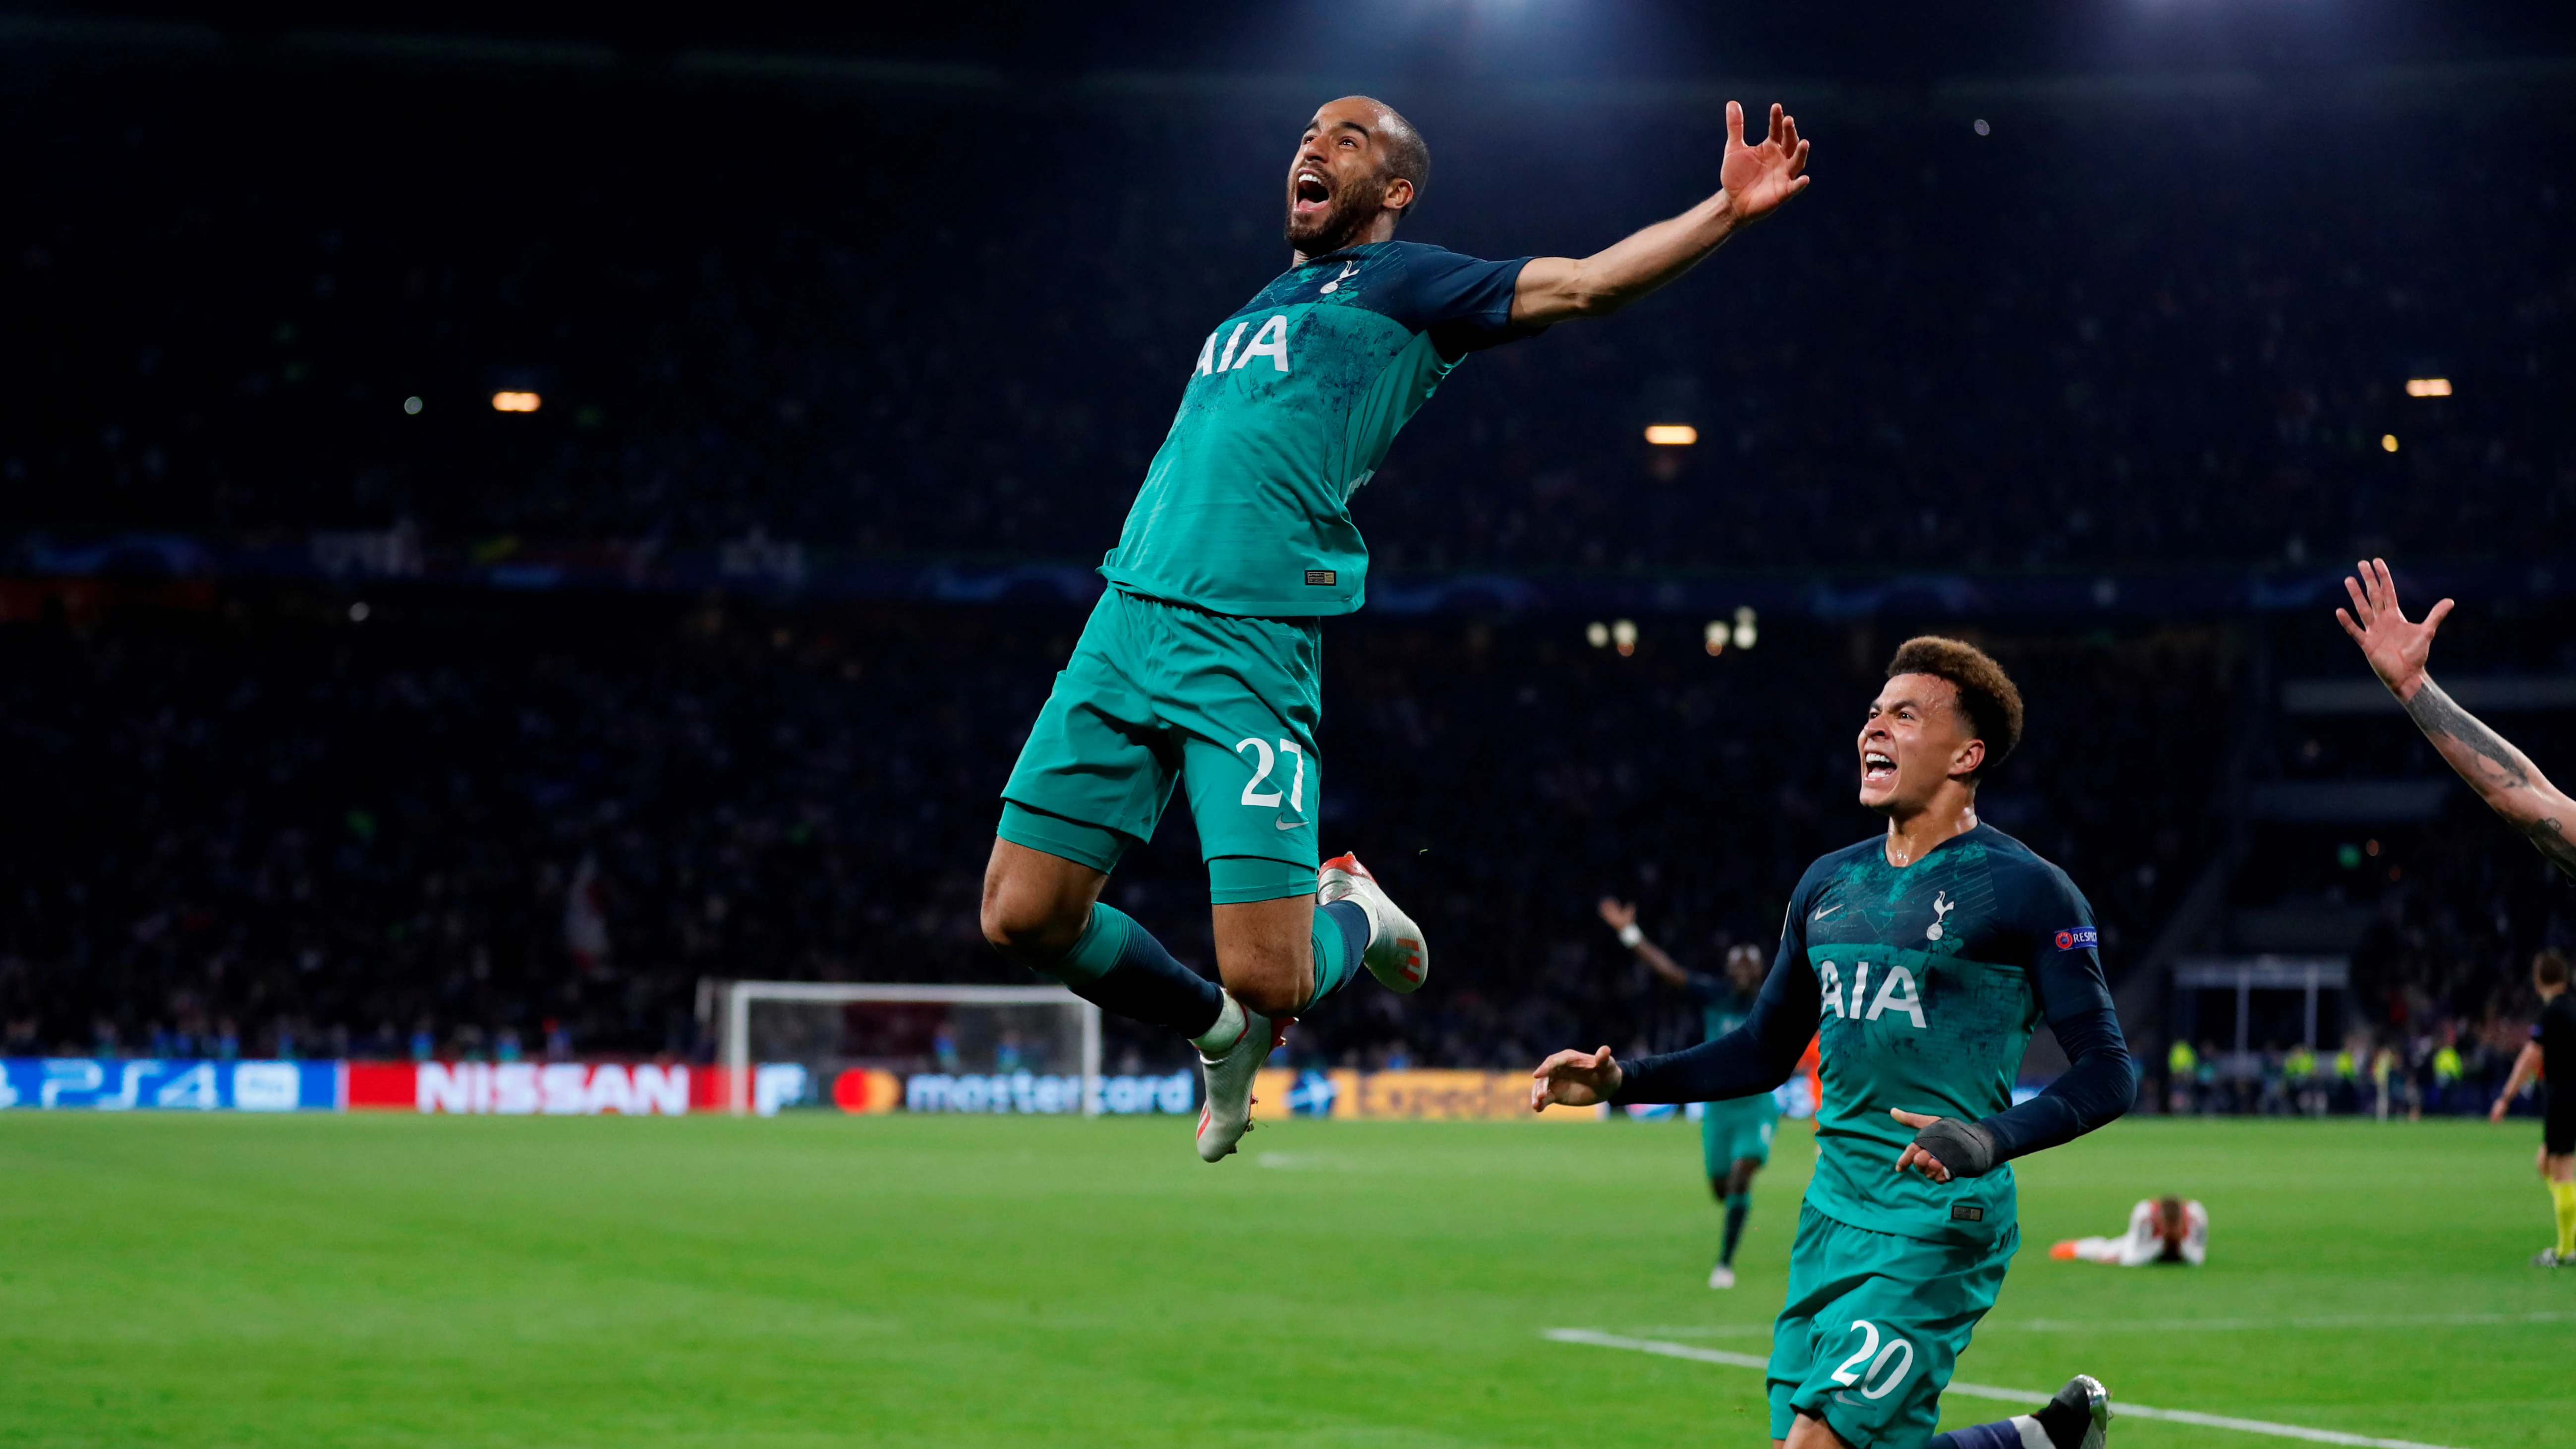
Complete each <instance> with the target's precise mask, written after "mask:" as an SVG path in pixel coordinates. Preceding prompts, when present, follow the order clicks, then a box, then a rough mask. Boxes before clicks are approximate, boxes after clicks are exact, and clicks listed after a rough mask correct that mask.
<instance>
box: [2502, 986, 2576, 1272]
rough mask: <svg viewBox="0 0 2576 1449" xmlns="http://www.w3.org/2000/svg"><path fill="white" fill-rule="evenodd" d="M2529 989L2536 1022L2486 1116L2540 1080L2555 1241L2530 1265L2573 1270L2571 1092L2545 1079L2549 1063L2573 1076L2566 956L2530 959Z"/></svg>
mask: <svg viewBox="0 0 2576 1449" xmlns="http://www.w3.org/2000/svg"><path fill="white" fill-rule="evenodd" d="M2531 986H2532V989H2533V990H2535V991H2537V992H2539V993H2540V1020H2539V1021H2537V1022H2534V1023H2533V1024H2532V1028H2531V1040H2530V1041H2528V1042H2525V1043H2524V1044H2523V1048H2522V1054H2521V1055H2520V1056H2517V1057H2515V1058H2514V1060H2513V1075H2511V1076H2509V1077H2507V1078H2506V1079H2505V1084H2504V1090H2503V1091H2502V1092H2499V1093H2497V1094H2496V1100H2495V1106H2494V1108H2492V1109H2491V1110H2490V1111H2489V1112H2488V1113H2487V1117H2488V1120H2489V1121H2494V1122H2501V1121H2503V1120H2504V1114H2505V1109H2506V1108H2508V1107H2510V1106H2512V1105H2513V1099H2514V1098H2515V1097H2516V1096H2518V1095H2520V1094H2521V1092H2522V1089H2523V1086H2524V1085H2525V1084H2526V1083H2529V1082H2531V1081H2534V1080H2537V1081H2539V1082H2540V1084H2541V1086H2540V1092H2541V1112H2540V1120H2541V1127H2540V1180H2541V1181H2542V1182H2544V1183H2546V1184H2547V1185H2548V1187H2549V1202H2550V1206H2551V1208H2552V1210H2553V1211H2554V1212H2555V1213H2556V1214H2557V1217H2558V1241H2557V1243H2556V1244H2554V1245H2553V1246H2550V1247H2546V1248H2543V1249H2541V1250H2540V1252H2539V1253H2537V1254H2536V1255H2534V1256H2533V1258H2532V1260H2531V1261H2532V1265H2533V1266H2534V1267H2540V1268H2576V1088H2568V1087H2562V1086H2560V1085H2558V1084H2557V1083H2556V1082H2554V1081H2553V1080H2552V1079H2551V1078H2550V1076H2549V1065H2550V1063H2552V1062H2555V1063H2557V1064H2558V1070H2559V1072H2560V1073H2562V1074H2565V1075H2576V994H2571V993H2569V991H2568V990H2567V958H2566V957H2564V956H2562V955H2560V954H2558V953H2557V952H2555V951H2543V952H2541V953H2540V954H2539V955H2538V956H2535V957H2533V958H2532V962H2531Z"/></svg>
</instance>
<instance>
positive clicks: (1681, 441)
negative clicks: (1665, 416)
mask: <svg viewBox="0 0 2576 1449" xmlns="http://www.w3.org/2000/svg"><path fill="white" fill-rule="evenodd" d="M1646 441H1647V442H1649V443H1652V444H1654V445H1655V446H1656V447H1658V448H1687V447H1689V446H1690V445H1691V444H1693V443H1696V442H1698V441H1699V429H1697V428H1694V427H1692V426H1691V425H1690V424H1688V423H1655V424H1652V425H1651V426H1649V427H1648V428H1647V429H1646Z"/></svg>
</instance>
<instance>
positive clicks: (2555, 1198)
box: [2335, 559, 2576, 1268]
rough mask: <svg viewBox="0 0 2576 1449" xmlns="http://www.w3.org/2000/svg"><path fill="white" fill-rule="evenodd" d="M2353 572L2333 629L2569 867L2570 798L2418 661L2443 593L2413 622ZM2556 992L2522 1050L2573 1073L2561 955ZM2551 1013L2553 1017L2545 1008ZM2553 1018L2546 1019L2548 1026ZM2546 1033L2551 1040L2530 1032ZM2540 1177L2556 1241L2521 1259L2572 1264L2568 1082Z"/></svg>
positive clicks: (2365, 571) (2379, 576) (2425, 655)
mask: <svg viewBox="0 0 2576 1449" xmlns="http://www.w3.org/2000/svg"><path fill="white" fill-rule="evenodd" d="M2354 567H2355V568H2357V569H2359V570H2360V572H2361V577H2360V578H2359V579H2354V578H2352V577H2351V576H2349V575H2347V576H2345V578H2344V581H2343V587H2344V592H2345V593H2347V594H2350V595H2351V596H2352V609H2351V611H2350V612H2346V611H2344V610H2342V609H2337V610H2335V618H2336V619H2337V620H2338V621H2339V622H2341V623H2342V625H2343V631H2344V632H2345V633H2347V634H2350V635H2351V636H2352V638H2353V642H2354V643H2356V644H2359V645H2360V646H2361V655H2362V657H2363V658H2364V659H2367V660H2369V661H2370V669H2371V672H2372V673H2374V674H2376V675H2378V676H2379V682H2380V683H2382V684H2384V685H2387V686H2388V692H2389V693H2390V694H2393V695H2395V696H2397V702H2398V703H2399V704H2402V705H2404V706H2405V707H2406V713H2407V714H2408V715H2409V716H2410V717H2412V718H2413V719H2414V721H2415V727H2416V728H2417V729H2420V730H2422V731H2423V732H2424V738H2426V739H2428V740H2430V741H2432V742H2433V748H2434V749H2436V750H2439V751H2441V752H2442V758H2443V759H2445V760H2448V761H2450V764H2451V768H2452V769H2454V770H2456V771H2458V772H2459V775H2460V778H2461V779H2463V780H2466V781H2468V782H2469V788H2470V789H2472V790H2475V791H2477V792H2478V798H2479V799H2481V800H2484V801H2486V802H2487V808H2488V809H2490V810H2493V811H2494V812H2495V813H2497V814H2498V815H2501V816H2503V817H2504V819H2505V823H2506V824H2508V825H2511V826H2512V827H2513V828H2514V829H2516V830H2518V831H2521V832H2522V835H2523V838H2524V839H2526V840H2529V841H2530V842H2531V844H2532V846H2533V848H2534V849H2536V850H2538V851H2539V852H2540V853H2541V855H2542V856H2543V857H2545V858H2547V860H2548V861H2549V863H2550V864H2552V865H2554V866H2557V867H2558V868H2559V869H2560V870H2563V871H2565V872H2567V873H2568V874H2570V875H2576V839H2571V838H2570V835H2569V832H2570V830H2571V829H2576V800H2570V799H2568V798H2567V796H2566V795H2565V794H2564V793H2562V792H2561V791H2560V790H2559V789H2558V787H2557V786H2555V785H2552V784H2550V783H2549V777H2548V776H2546V775H2543V774H2542V773H2540V767H2539V766H2538V765H2535V764H2533V763H2532V762H2531V759H2530V757H2529V756H2527V755H2525V754H2524V753H2523V752H2522V751H2520V750H2517V749H2515V748H2514V747H2513V746H2512V745H2511V744H2510V743H2508V742H2507V741H2506V740H2505V738H2504V736H2502V735H2499V734H2497V733H2496V732H2495V731H2494V730H2491V729H2488V728H2487V727H2486V725H2485V724H2484V723H2483V722H2482V721H2480V720H2479V719H2478V717H2477V716H2476V715H2473V714H2471V713H2469V712H2468V711H2467V710H2464V709H2462V708H2460V707H2459V705H2458V704H2456V703H2454V702H2453V701H2452V699H2451V697H2450V696H2449V695H2448V694H2445V693H2443V692H2442V686H2440V685H2438V684H2435V683H2434V682H2433V676H2432V675H2430V674H2428V673H2426V672H2425V665H2426V664H2427V663H2428V662H2429V661H2430V660H2431V659H2432V657H2433V635H2434V633H2435V631H2437V630H2439V629H2440V628H2441V627H2442V620H2443V619H2444V617H2446V616H2447V615H2449V613H2450V612H2451V601H2450V600H2448V599H2444V600H2442V601H2441V602H2440V603H2438V604H2435V605H2434V606H2433V607H2432V608H2430V609H2427V610H2425V611H2424V618H2423V620H2422V622H2420V623H2418V622H2414V621H2410V620H2409V619H2408V618H2407V617H2406V611H2405V610H2404V609H2402V608H2399V607H2398V604H2397V580H2396V579H2395V578H2394V577H2393V576H2391V575H2390V573H2389V572H2388V562H2387V560H2385V559H2369V560H2366V561H2364V562H2362V563H2359V564H2356V565H2354ZM2540 974H2541V966H2540V963H2539V962H2534V963H2533V964H2532V979H2533V980H2534V981H2535V982H2537V981H2538V980H2539V979H2540ZM2556 974H2557V978H2558V990H2557V991H2549V990H2543V991H2542V993H2541V1001H2542V1002H2543V1005H2542V1008H2541V1013H2540V1022H2539V1024H2538V1025H2537V1026H2535V1027H2533V1029H2532V1033H2533V1036H2534V1038H2535V1041H2534V1045H2533V1047H2531V1048H2526V1049H2525V1050H2524V1052H2523V1056H2524V1059H2525V1060H2528V1061H2530V1062H2531V1063H2532V1065H2533V1066H2534V1067H2535V1068H2536V1067H2538V1066H2539V1065H2540V1061H2539V1059H2538V1058H2535V1057H2533V1056H2532V1052H2533V1050H2535V1049H2537V1050H2541V1051H2542V1052H2544V1053H2547V1052H2549V1051H2552V1050H2554V1051H2555V1053H2556V1055H2555V1056H2553V1057H2551V1058H2550V1059H2551V1060H2554V1061H2556V1062H2557V1063H2558V1064H2559V1066H2560V1068H2561V1069H2562V1070H2568V1071H2576V1068H2570V1067H2568V1063H2570V1062H2576V1002H2571V1004H2569V1005H2567V1006H2563V1007H2562V1006H2560V1005H2559V1000H2560V998H2559V992H2561V991H2564V990H2565V989H2566V982H2567V968H2566V962H2565V961H2564V960H2561V961H2559V963H2558V968H2557V973H2556ZM2553 1010H2554V1011H2556V1013H2557V1014H2556V1015H2555V1016H2553V1015H2552V1014H2551V1013H2552V1012H2553ZM2553 1023H2555V1025H2553ZM2553 1031H2554V1032H2555V1033H2556V1036H2555V1038H2554V1039H2553V1042H2552V1044H2551V1045H2548V1046H2544V1045H2542V1043H2541V1041H2540V1039H2541V1038H2544V1037H2548V1036H2549V1034H2550V1033H2552V1032H2553ZM2522 1067H2523V1063H2522V1062H2519V1061H2517V1062H2516V1063H2514V1073H2515V1077H2516V1082H2515V1085H2514V1087H2513V1089H2512V1091H2508V1092H2507V1093H2506V1094H2505V1096H2503V1097H2499V1098H2497V1099H2496V1115H2498V1116H2499V1117H2501V1116H2502V1115H2503V1111H2504V1104H2505V1102H2506V1101H2508V1100H2510V1098H2511V1096H2512V1093H2513V1091H2519V1090H2521V1086H2520V1078H2521V1074H2522ZM2540 1177H2541V1181H2543V1182H2544V1183H2546V1184H2548V1187H2549V1197H2550V1205H2551V1209H2552V1211H2553V1212H2555V1214H2556V1215H2557V1218H2558V1243H2557V1246H2555V1247H2553V1248H2549V1249H2546V1250H2544V1251H2543V1252H2542V1253H2541V1254H2540V1255H2539V1256H2538V1257H2535V1258H2533V1259H2532V1260H2531V1261H2532V1262H2533V1263H2534V1264H2537V1265H2538V1266H2540V1267H2544V1268H2555V1267H2561V1266H2565V1267H2576V1089H2569V1090H2565V1091H2561V1090H2556V1089H2552V1090H2550V1092H2549V1096H2548V1101H2547V1106H2546V1110H2545V1111H2544V1112H2543V1114H2542V1124H2541V1137H2540Z"/></svg>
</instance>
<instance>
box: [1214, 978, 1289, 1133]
mask: <svg viewBox="0 0 2576 1449" xmlns="http://www.w3.org/2000/svg"><path fill="white" fill-rule="evenodd" d="M1236 1006H1237V1009H1238V1010H1240V1011H1242V1013H1243V1035H1242V1036H1240V1037H1238V1038H1236V1039H1235V1043H1234V1045H1233V1046H1232V1047H1231V1048H1229V1049H1227V1050H1226V1051H1225V1052H1224V1053H1223V1054H1221V1055H1218V1056H1213V1057H1211V1056H1209V1055H1208V1054H1207V1053H1206V1052H1205V1051H1201V1052H1200V1053H1199V1065H1200V1066H1202V1067H1204V1068H1206V1070H1207V1103H1206V1105H1204V1106H1202V1107H1200V1108H1199V1157H1200V1158H1201V1159H1202V1160H1204V1161H1208V1162H1215V1161H1217V1160H1218V1159H1220V1158H1222V1157H1224V1156H1226V1155H1227V1154H1228V1153H1230V1152H1232V1151H1234V1145H1235V1144H1236V1143H1238V1142H1240V1141H1242V1140H1243V1134H1244V1133H1246V1132H1249V1131H1251V1130H1252V1078H1253V1074H1254V1073H1256V1072H1258V1071H1260V1070H1261V1064H1262V1063H1263V1062H1266V1061H1268V1060H1270V1053H1271V1052H1272V1051H1274V1050H1276V1049H1277V1048H1278V1046H1279V1044H1280V1043H1282V1042H1284V1041H1286V1040H1287V1039H1288V1028H1290V1027H1292V1026H1294V1025H1296V1024H1297V1018H1295V1017H1293V1016H1281V1017H1268V1016H1263V1015H1262V1014H1261V1013H1260V1012H1257V1011H1255V1010H1253V1009H1252V1008H1251V1007H1248V1006H1243V1005H1242V1004H1241V1003H1240V1002H1238V1003H1236Z"/></svg>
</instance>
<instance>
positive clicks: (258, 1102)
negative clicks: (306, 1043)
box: [0, 1057, 342, 1112]
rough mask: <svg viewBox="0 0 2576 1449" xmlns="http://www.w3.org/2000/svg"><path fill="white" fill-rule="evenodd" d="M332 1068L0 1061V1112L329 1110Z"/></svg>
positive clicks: (334, 1079)
mask: <svg viewBox="0 0 2576 1449" xmlns="http://www.w3.org/2000/svg"><path fill="white" fill-rule="evenodd" d="M341 1100H342V1099H341V1086H340V1064H339V1063H338V1062H220V1061H203V1060H179V1059H167V1058H160V1057H127V1058H122V1059H118V1058H100V1057H9V1058H6V1059H0V1107H32V1108H36V1109H39V1110H53V1111H85V1112H132V1111H169V1112H330V1111H335V1110H337V1109H338V1108H339V1106H340V1104H341Z"/></svg>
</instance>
